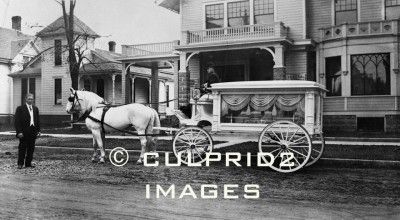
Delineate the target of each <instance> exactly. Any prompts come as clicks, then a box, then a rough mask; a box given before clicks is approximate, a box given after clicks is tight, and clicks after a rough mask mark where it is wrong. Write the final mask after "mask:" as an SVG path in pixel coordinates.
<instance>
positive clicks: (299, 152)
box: [288, 147, 307, 158]
mask: <svg viewBox="0 0 400 220" xmlns="http://www.w3.org/2000/svg"><path fill="white" fill-rule="evenodd" d="M288 149H289V150H290V151H293V152H295V153H297V154H300V155H302V156H303V157H304V158H307V156H306V155H304V154H302V153H300V152H298V151H297V150H294V149H292V148H290V147H289V148H288Z"/></svg>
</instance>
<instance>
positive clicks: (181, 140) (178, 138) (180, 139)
mask: <svg viewBox="0 0 400 220" xmlns="http://www.w3.org/2000/svg"><path fill="white" fill-rule="evenodd" d="M176 140H177V141H179V142H181V143H185V144H187V145H190V143H189V142H188V141H185V140H183V139H182V138H181V137H177V138H176Z"/></svg>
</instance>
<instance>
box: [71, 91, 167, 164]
mask: <svg viewBox="0 0 400 220" xmlns="http://www.w3.org/2000/svg"><path fill="white" fill-rule="evenodd" d="M70 90H71V96H70V97H69V99H68V103H67V107H66V110H67V112H68V113H69V114H73V113H79V116H80V117H82V116H83V117H85V116H87V115H89V116H90V117H88V118H86V119H85V123H86V126H87V128H88V129H89V130H90V131H91V132H92V134H93V149H94V152H93V157H92V161H93V162H96V160H97V158H98V155H97V147H98V148H99V149H100V158H99V161H98V162H99V163H104V162H105V161H104V157H105V151H104V137H105V134H104V132H103V128H102V126H104V131H105V132H107V131H115V129H114V128H116V129H120V130H123V129H126V128H128V127H129V126H130V125H132V126H133V127H134V128H135V129H136V131H137V133H138V134H139V139H140V143H141V147H142V149H141V153H140V158H139V160H138V161H137V163H138V164H141V163H142V162H143V156H144V153H146V152H151V151H155V150H156V141H157V138H155V137H153V136H146V135H147V134H150V135H151V134H158V130H156V129H154V132H153V128H154V127H160V119H159V117H158V113H157V112H156V111H155V110H154V109H152V108H150V107H147V106H144V105H142V104H136V103H132V104H128V105H122V106H118V107H111V108H110V109H109V110H108V111H107V112H106V113H105V115H104V124H103V125H102V123H101V122H100V121H102V115H103V110H104V109H105V107H106V105H105V104H104V99H103V98H101V97H100V96H98V95H97V94H95V93H93V92H88V91H75V90H74V89H72V88H71V89H70ZM91 117H92V118H94V119H96V120H93V119H90V118H91Z"/></svg>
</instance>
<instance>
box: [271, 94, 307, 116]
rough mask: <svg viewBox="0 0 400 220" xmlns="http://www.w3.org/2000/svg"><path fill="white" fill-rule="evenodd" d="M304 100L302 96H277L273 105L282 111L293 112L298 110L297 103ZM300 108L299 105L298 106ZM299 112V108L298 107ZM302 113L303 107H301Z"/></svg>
mask: <svg viewBox="0 0 400 220" xmlns="http://www.w3.org/2000/svg"><path fill="white" fill-rule="evenodd" d="M303 99H304V96H303V95H279V96H278V97H277V98H276V102H275V105H276V106H277V107H278V108H279V109H281V110H283V111H288V112H289V111H294V110H296V109H298V107H299V103H300V102H301V101H302V100H303ZM300 106H301V104H300ZM300 110H301V107H300ZM303 112H304V107H303Z"/></svg>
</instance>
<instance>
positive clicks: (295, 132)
mask: <svg viewBox="0 0 400 220" xmlns="http://www.w3.org/2000/svg"><path fill="white" fill-rule="evenodd" d="M299 130H300V127H298V128H297V130H296V131H295V132H294V133H293V134H292V136H291V137H290V138H289V140H288V142H290V141H291V140H292V138H293V137H294V136H295V135H296V134H297V132H298V131H299Z"/></svg>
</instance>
